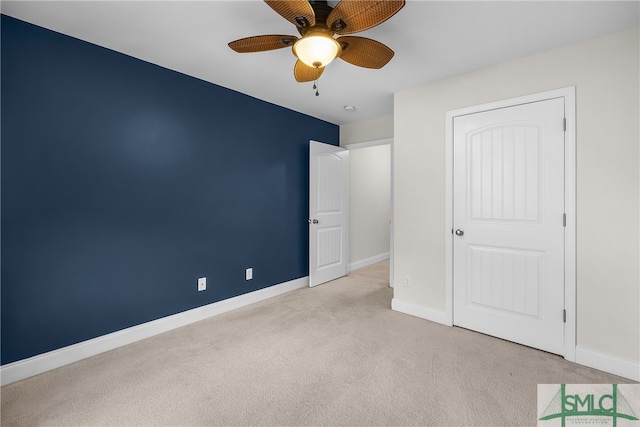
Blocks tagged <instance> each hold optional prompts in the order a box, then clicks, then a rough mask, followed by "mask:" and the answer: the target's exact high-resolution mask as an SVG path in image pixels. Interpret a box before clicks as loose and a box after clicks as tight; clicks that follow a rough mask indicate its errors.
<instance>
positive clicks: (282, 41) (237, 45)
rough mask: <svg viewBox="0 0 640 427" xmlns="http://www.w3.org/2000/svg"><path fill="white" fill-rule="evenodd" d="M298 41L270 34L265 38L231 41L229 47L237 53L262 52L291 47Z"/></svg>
mask: <svg viewBox="0 0 640 427" xmlns="http://www.w3.org/2000/svg"><path fill="white" fill-rule="evenodd" d="M296 40H298V38H297V37H296V36H286V35H282V34H271V35H267V36H254V37H247V38H244V39H240V40H236V41H232V42H231V43H229V47H230V48H231V49H233V50H235V51H236V52H238V53H249V52H264V51H267V50H274V49H281V48H283V47H289V46H293V44H294V43H295V42H296Z"/></svg>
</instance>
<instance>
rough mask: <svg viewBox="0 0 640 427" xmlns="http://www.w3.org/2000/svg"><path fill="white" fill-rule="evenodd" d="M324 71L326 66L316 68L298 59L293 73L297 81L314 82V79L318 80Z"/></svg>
mask: <svg viewBox="0 0 640 427" xmlns="http://www.w3.org/2000/svg"><path fill="white" fill-rule="evenodd" d="M323 71H324V67H320V68H315V67H309V66H308V65H307V64H305V63H304V62H302V61H300V60H299V59H298V61H297V62H296V65H295V66H294V67H293V75H294V76H295V78H296V81H298V82H300V83H302V82H312V81H314V80H318V79H319V78H320V76H321V75H322V72H323Z"/></svg>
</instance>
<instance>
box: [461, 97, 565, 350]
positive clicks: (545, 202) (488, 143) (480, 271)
mask: <svg viewBox="0 0 640 427" xmlns="http://www.w3.org/2000/svg"><path fill="white" fill-rule="evenodd" d="M563 119H564V99H563V98H557V99H551V100H546V101H541V102H533V103H529V104H523V105H518V106H514V107H509V108H501V109H496V110H491V111H485V112H480V113H475V114H469V115H466V116H460V117H456V118H455V119H454V183H453V189H454V208H453V216H454V218H453V224H454V231H453V232H454V233H455V235H454V237H453V241H454V244H453V252H454V255H453V256H454V266H453V268H454V269H453V286H454V300H453V304H454V306H453V321H454V324H455V325H458V326H461V327H465V328H468V329H473V330H476V331H479V332H482V333H486V334H489V335H493V336H497V337H500V338H504V339H507V340H510V341H514V342H518V343H521V344H525V345H528V346H531V347H535V348H539V349H542V350H545V351H549V352H552V353H556V354H563V352H564V322H563V310H564V224H563V222H564V221H563V219H564V218H563V215H564V128H563Z"/></svg>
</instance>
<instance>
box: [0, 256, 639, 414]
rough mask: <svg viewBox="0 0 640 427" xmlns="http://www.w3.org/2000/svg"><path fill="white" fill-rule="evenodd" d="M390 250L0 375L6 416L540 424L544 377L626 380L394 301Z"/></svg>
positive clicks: (551, 379) (548, 380)
mask: <svg viewBox="0 0 640 427" xmlns="http://www.w3.org/2000/svg"><path fill="white" fill-rule="evenodd" d="M391 298H392V290H391V289H390V288H389V287H388V262H383V263H379V264H376V265H373V266H371V267H368V268H365V269H361V270H358V271H356V272H354V273H352V274H350V275H349V276H347V277H344V278H342V279H339V280H336V281H333V282H330V283H327V284H324V285H321V286H318V287H315V288H305V289H300V290H296V291H293V292H290V293H288V294H285V295H281V296H279V297H275V298H272V299H269V300H266V301H263V302H260V303H257V304H254V305H251V306H248V307H245V308H242V309H239V310H236V311H234V312H230V313H227V314H223V315H220V316H217V317H214V318H211V319H208V320H205V321H202V322H199V323H197V324H193V325H190V326H187V327H184V328H180V329H177V330H174V331H171V332H168V333H165V334H162V335H158V336H156V337H153V338H149V339H147V340H144V341H141V342H138V343H135V344H132V345H129V346H126V347H122V348H119V349H116V350H113V351H110V352H108V353H104V354H101V355H98V356H95V357H92V358H90V359H86V360H83V361H80V362H78V363H75V364H73V365H69V366H65V367H62V368H59V369H56V370H54V371H51V372H47V373H45V374H42V375H39V376H36V377H33V378H30V379H27V380H24V381H21V382H18V383H14V384H10V385H8V386H5V387H3V388H2V390H1V393H2V394H1V398H2V418H1V420H2V425H3V426H14V425H21V426H38V425H56V426H71V425H83V426H93V425H111V426H128V425H154V426H164V425H189V426H195V425H267V426H270V425H351V426H372V425H438V426H461V425H476V426H488V425H500V426H514V425H530V426H531V425H535V424H536V410H537V409H536V397H537V394H536V393H537V391H536V390H537V388H536V386H537V384H538V383H628V382H631V381H629V380H625V379H624V378H620V377H616V376H613V375H609V374H606V373H603V372H600V371H597V370H594V369H590V368H586V367H582V366H579V365H576V364H573V363H570V362H566V361H564V360H563V359H562V358H561V357H558V356H554V355H551V354H548V353H544V352H541V351H537V350H533V349H531V348H527V347H523V346H520V345H517V344H513V343H510V342H506V341H502V340H499V339H496V338H492V337H488V336H485V335H482V334H479V333H475V332H471V331H468V330H464V329H460V328H452V327H447V326H442V325H439V324H436V323H432V322H429V321H426V320H422V319H418V318H415V317H411V316H407V315H404V314H401V313H396V312H393V311H391V309H390V303H391Z"/></svg>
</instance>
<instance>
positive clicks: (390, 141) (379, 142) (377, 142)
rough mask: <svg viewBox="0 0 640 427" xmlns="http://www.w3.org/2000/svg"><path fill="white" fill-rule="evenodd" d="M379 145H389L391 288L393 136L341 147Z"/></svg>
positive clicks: (391, 267)
mask: <svg viewBox="0 0 640 427" xmlns="http://www.w3.org/2000/svg"><path fill="white" fill-rule="evenodd" d="M380 145H388V146H389V162H390V163H391V164H390V165H389V221H390V222H389V287H390V288H393V175H394V174H393V147H394V145H393V137H391V138H381V139H372V140H369V141H363V142H354V143H351V144H345V145H343V147H344V148H346V149H347V150H349V151H351V150H357V149H360V148H369V147H378V146H380ZM349 196H351V195H349Z"/></svg>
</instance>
